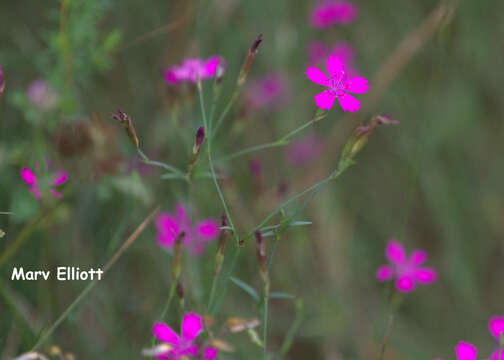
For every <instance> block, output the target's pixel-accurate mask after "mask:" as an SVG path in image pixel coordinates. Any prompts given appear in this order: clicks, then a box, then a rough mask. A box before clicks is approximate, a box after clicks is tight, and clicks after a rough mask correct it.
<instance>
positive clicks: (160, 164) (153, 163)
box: [137, 148, 186, 179]
mask: <svg viewBox="0 0 504 360" xmlns="http://www.w3.org/2000/svg"><path fill="white" fill-rule="evenodd" d="M137 152H138V155H140V157H141V158H142V162H144V163H146V164H148V165H151V166H158V167H161V168H163V169H166V170H168V171H171V172H173V173H175V174H177V175H179V176H180V177H181V178H184V179H185V178H186V177H185V174H184V173H183V172H182V171H181V170H179V169H177V168H176V167H175V166H172V165H170V164H166V163H163V162H160V161H153V160H151V159H149V158H148V157H147V155H145V154H144V153H143V151H142V150H140V148H138V149H137Z"/></svg>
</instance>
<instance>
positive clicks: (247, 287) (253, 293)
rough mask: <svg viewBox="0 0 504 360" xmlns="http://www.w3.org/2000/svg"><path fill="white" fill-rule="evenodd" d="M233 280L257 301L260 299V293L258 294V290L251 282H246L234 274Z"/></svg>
mask: <svg viewBox="0 0 504 360" xmlns="http://www.w3.org/2000/svg"><path fill="white" fill-rule="evenodd" d="M230 279H231V281H232V282H233V283H234V284H235V285H236V286H238V287H239V288H241V289H242V290H243V291H245V292H246V293H247V294H249V295H250V296H251V297H252V298H253V299H254V300H255V301H258V300H259V295H257V292H256V291H255V290H254V289H253V288H252V286H250V285H249V284H247V283H246V282H244V281H241V280H240V279H237V278H235V277H233V276H231V278H230Z"/></svg>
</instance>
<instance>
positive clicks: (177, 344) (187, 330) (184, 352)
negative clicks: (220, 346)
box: [152, 313, 218, 360]
mask: <svg viewBox="0 0 504 360" xmlns="http://www.w3.org/2000/svg"><path fill="white" fill-rule="evenodd" d="M202 329H203V320H202V317H201V316H199V315H197V314H195V313H188V314H185V315H184V317H183V318H182V325H181V326H180V335H179V334H177V332H176V331H174V330H173V329H172V328H171V327H169V326H168V325H166V324H164V323H159V322H157V323H155V324H154V326H153V327H152V334H153V335H154V337H155V338H156V339H158V340H159V341H162V342H164V343H166V344H168V345H171V346H172V349H171V350H169V351H168V352H166V353H165V354H161V355H156V358H157V359H169V360H182V359H185V358H186V356H188V355H190V356H193V357H196V356H198V354H199V353H200V351H201V346H198V345H197V344H195V340H196V338H197V337H198V335H199V334H200V333H201V330H202ZM202 350H203V354H202V355H203V359H205V360H213V359H215V358H217V355H218V351H217V349H215V348H213V347H204V348H203V349H202ZM199 359H200V358H199Z"/></svg>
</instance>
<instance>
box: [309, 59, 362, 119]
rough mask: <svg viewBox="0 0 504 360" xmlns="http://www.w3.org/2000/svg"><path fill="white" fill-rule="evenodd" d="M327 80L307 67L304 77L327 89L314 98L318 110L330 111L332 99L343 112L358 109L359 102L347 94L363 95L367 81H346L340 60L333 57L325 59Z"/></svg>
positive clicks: (357, 78) (345, 74) (316, 71)
mask: <svg viewBox="0 0 504 360" xmlns="http://www.w3.org/2000/svg"><path fill="white" fill-rule="evenodd" d="M326 66H327V72H328V73H329V78H328V77H327V76H326V75H325V74H324V73H323V72H322V71H320V70H319V69H317V68H316V67H311V66H309V67H307V68H306V76H307V77H308V79H310V80H311V81H313V82H314V83H315V84H318V85H322V86H325V87H327V90H324V91H322V92H321V93H320V94H317V95H315V96H314V101H315V105H317V106H318V107H319V108H320V109H330V108H331V107H332V105H333V103H334V99H335V98H338V101H339V104H340V106H341V108H342V109H343V111H350V112H354V111H357V110H359V109H360V103H359V101H358V100H357V99H356V98H354V97H353V96H351V95H349V94H348V92H351V93H356V94H363V93H365V92H366V90H367V89H368V88H369V85H368V84H367V83H368V81H367V80H366V79H365V78H363V77H360V76H359V77H351V78H350V79H347V77H348V76H347V73H346V71H345V70H344V68H343V63H342V61H341V59H340V58H339V57H337V56H334V55H329V56H328V57H327V58H326Z"/></svg>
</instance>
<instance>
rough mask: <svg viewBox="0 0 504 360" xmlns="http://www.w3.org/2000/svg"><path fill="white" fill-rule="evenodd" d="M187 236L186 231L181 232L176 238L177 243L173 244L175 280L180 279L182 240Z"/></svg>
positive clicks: (173, 273) (173, 274)
mask: <svg viewBox="0 0 504 360" xmlns="http://www.w3.org/2000/svg"><path fill="white" fill-rule="evenodd" d="M185 236H186V233H185V232H184V231H182V232H180V233H179V234H178V235H177V237H176V238H175V244H174V245H173V257H172V276H173V280H174V281H177V280H178V278H179V276H180V272H181V271H182V261H181V260H182V241H183V240H184V238H185Z"/></svg>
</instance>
